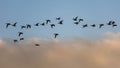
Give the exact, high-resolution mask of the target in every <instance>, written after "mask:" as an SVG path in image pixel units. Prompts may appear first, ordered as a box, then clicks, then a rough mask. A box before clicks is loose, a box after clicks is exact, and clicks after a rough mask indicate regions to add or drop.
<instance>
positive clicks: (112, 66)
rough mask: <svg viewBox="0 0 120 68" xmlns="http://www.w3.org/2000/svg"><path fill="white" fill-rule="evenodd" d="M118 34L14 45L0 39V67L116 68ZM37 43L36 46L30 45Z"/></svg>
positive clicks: (118, 67)
mask: <svg viewBox="0 0 120 68" xmlns="http://www.w3.org/2000/svg"><path fill="white" fill-rule="evenodd" d="M119 38H120V33H119V32H118V33H112V32H107V33H105V34H104V36H103V38H102V39H98V40H96V41H89V40H83V39H73V40H69V41H59V40H53V41H49V40H43V39H38V38H31V39H28V40H25V41H24V42H20V43H19V44H18V45H16V44H14V45H9V44H5V42H3V41H2V40H0V46H5V47H4V48H3V47H0V54H1V55H0V68H120V65H119V64H120V59H119V57H120V42H119V41H120V39H119ZM34 43H40V45H41V46H40V47H36V46H34Z"/></svg>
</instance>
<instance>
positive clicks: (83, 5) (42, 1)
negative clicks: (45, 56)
mask: <svg viewBox="0 0 120 68" xmlns="http://www.w3.org/2000/svg"><path fill="white" fill-rule="evenodd" d="M119 3H120V1H119V0H91V1H88V0H50V1H48V0H0V26H1V27H0V34H1V35H0V38H17V32H18V31H23V32H24V33H25V34H24V37H25V38H30V37H40V38H43V39H53V33H55V32H56V33H59V34H60V35H59V39H68V38H73V37H81V38H84V39H96V38H100V36H101V35H102V34H103V33H105V32H119V26H117V27H115V28H111V27H109V26H105V27H104V28H102V29H98V28H91V27H88V28H85V29H83V28H82V26H81V25H83V24H88V25H90V24H100V23H104V24H105V23H108V22H109V21H110V20H114V21H115V22H116V23H117V24H118V25H119V17H120V14H119V12H120V9H119V6H120V4H119ZM76 16H78V17H79V18H82V19H84V21H83V22H82V23H81V24H80V25H78V26H75V25H74V24H73V21H72V19H73V17H76ZM56 17H61V18H62V19H63V20H64V24H63V25H56V28H55V29H51V28H50V26H46V27H39V28H36V27H33V28H32V29H31V30H21V29H19V27H17V28H12V27H10V28H9V29H6V28H5V23H6V22H10V23H14V22H18V25H25V24H32V25H33V24H34V23H37V22H39V23H42V22H44V21H45V20H46V19H50V20H52V23H57V22H56V20H55V18H56Z"/></svg>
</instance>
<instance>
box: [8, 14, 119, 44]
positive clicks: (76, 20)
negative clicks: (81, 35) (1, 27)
mask: <svg viewBox="0 0 120 68" xmlns="http://www.w3.org/2000/svg"><path fill="white" fill-rule="evenodd" d="M56 20H57V22H58V23H57V24H60V25H62V24H63V22H64V20H63V19H61V17H57V18H56ZM72 20H73V24H75V25H78V24H80V23H81V22H82V21H84V19H82V18H78V16H76V17H74V18H73V19H72ZM17 24H18V23H17V22H15V23H13V24H11V23H6V28H9V26H13V27H16V26H17ZM47 24H49V25H50V27H51V28H54V27H55V26H56V25H55V24H53V23H52V22H51V20H50V19H47V20H45V22H43V23H35V24H34V25H31V24H26V25H22V26H20V27H21V29H31V27H32V26H36V27H38V26H45V25H47ZM104 25H105V24H103V23H102V24H99V25H98V28H102V27H103V26H104ZM106 25H109V26H112V27H115V26H117V24H116V23H115V21H109V22H108V23H106ZM90 26H91V27H97V25H96V24H92V25H90ZM82 27H83V28H85V27H88V24H84V25H82ZM23 34H24V33H23V32H18V37H19V38H20V39H19V40H20V41H22V40H24V38H23V37H22V38H21V36H22V35H23ZM53 35H54V38H57V36H58V35H59V34H58V33H54V34H53ZM19 40H17V39H14V40H13V42H14V43H17V42H18V41H19ZM35 46H40V44H35Z"/></svg>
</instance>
